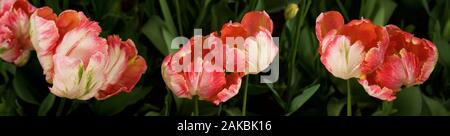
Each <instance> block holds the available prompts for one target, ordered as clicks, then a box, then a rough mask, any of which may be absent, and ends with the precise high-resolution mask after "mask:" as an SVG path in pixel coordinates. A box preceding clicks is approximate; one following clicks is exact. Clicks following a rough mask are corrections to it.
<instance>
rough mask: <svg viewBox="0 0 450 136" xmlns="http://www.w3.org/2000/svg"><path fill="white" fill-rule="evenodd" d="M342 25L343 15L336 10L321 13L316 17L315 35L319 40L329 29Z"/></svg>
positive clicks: (338, 27)
mask: <svg viewBox="0 0 450 136" xmlns="http://www.w3.org/2000/svg"><path fill="white" fill-rule="evenodd" d="M343 25H344V17H342V15H341V13H339V12H337V11H328V12H324V13H321V14H320V15H319V16H318V17H317V19H316V36H317V39H318V40H319V42H322V39H323V38H324V37H325V36H326V34H327V33H328V32H330V31H331V30H337V29H340V28H341V27H342V26H343Z"/></svg>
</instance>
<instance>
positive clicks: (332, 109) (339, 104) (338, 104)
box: [327, 98, 347, 116]
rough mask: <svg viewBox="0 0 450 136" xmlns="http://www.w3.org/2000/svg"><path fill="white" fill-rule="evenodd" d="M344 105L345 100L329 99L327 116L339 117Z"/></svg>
mask: <svg viewBox="0 0 450 136" xmlns="http://www.w3.org/2000/svg"><path fill="white" fill-rule="evenodd" d="M346 103H347V101H346V99H337V98H331V99H330V101H328V105H327V115H328V116H339V115H340V114H341V111H342V108H344V106H345V104H346Z"/></svg>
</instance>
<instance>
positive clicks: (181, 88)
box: [161, 55, 192, 98]
mask: <svg viewBox="0 0 450 136" xmlns="http://www.w3.org/2000/svg"><path fill="white" fill-rule="evenodd" d="M171 61H172V56H171V55H169V56H166V57H165V58H164V61H163V63H162V65H161V75H162V77H163V80H164V82H165V83H166V85H167V87H168V88H169V89H170V90H171V91H172V92H173V93H174V95H175V96H178V97H180V98H192V95H191V94H190V92H189V90H188V89H189V88H188V85H187V82H186V79H185V78H184V76H183V74H181V73H179V72H176V71H174V69H173V68H172V66H171Z"/></svg>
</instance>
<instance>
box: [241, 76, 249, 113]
mask: <svg viewBox="0 0 450 136" xmlns="http://www.w3.org/2000/svg"><path fill="white" fill-rule="evenodd" d="M248 77H249V76H245V85H244V96H243V97H244V98H243V99H244V100H243V102H242V116H245V115H246V114H247V88H248Z"/></svg>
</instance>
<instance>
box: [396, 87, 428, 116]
mask: <svg viewBox="0 0 450 136" xmlns="http://www.w3.org/2000/svg"><path fill="white" fill-rule="evenodd" d="M396 96H397V99H395V101H394V105H393V106H394V108H395V109H397V110H398V111H397V112H396V113H394V114H393V115H397V116H418V115H420V114H421V112H422V93H421V92H420V89H419V88H418V87H409V88H404V89H402V90H401V91H400V92H399V93H397V95H396Z"/></svg>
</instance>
